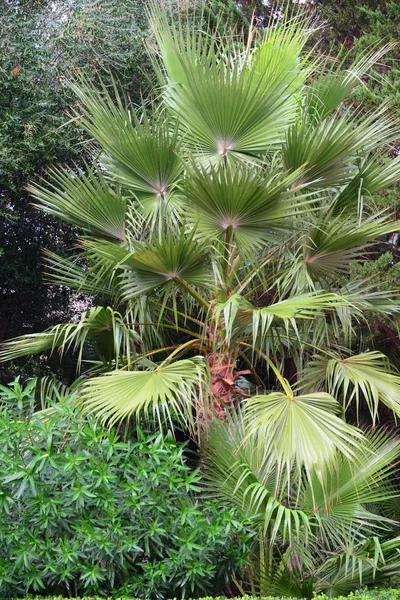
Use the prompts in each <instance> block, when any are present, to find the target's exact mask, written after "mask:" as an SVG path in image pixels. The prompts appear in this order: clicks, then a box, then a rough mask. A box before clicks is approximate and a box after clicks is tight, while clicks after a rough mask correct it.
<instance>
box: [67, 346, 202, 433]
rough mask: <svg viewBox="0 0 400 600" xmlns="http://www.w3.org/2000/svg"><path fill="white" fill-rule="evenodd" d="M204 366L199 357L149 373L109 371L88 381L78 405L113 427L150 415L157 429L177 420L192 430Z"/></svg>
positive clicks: (161, 366)
mask: <svg viewBox="0 0 400 600" xmlns="http://www.w3.org/2000/svg"><path fill="white" fill-rule="evenodd" d="M205 372H206V371H205V364H204V362H203V360H202V359H201V358H200V357H196V358H194V359H186V360H180V361H177V362H174V363H171V364H166V365H160V366H159V367H156V368H155V369H154V370H153V371H118V370H117V371H112V372H110V373H107V374H106V375H104V376H102V377H95V378H93V379H90V380H88V381H87V382H86V384H85V385H84V388H83V390H82V392H81V394H80V396H79V399H78V400H79V402H80V403H81V404H82V407H83V409H84V410H85V411H86V412H90V413H95V414H96V415H97V416H100V417H102V418H103V420H107V421H108V422H109V425H110V426H111V425H113V424H114V423H117V422H119V421H121V420H123V419H126V418H129V417H131V416H135V417H139V416H140V415H141V414H144V415H145V416H146V415H148V416H150V415H152V416H154V417H156V418H157V419H158V421H159V423H160V425H161V423H162V421H163V420H164V419H168V420H171V419H172V417H177V418H178V419H180V420H181V421H183V422H184V423H185V424H186V425H188V426H190V427H191V428H193V427H194V420H193V414H192V413H193V410H197V409H198V403H199V402H200V398H201V385H202V381H203V380H204V377H205Z"/></svg>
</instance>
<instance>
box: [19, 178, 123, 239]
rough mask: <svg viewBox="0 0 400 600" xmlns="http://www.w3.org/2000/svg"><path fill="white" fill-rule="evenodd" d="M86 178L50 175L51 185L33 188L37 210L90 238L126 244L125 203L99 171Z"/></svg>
mask: <svg viewBox="0 0 400 600" xmlns="http://www.w3.org/2000/svg"><path fill="white" fill-rule="evenodd" d="M87 171H88V174H87V175H83V174H82V173H79V174H77V173H75V172H74V171H72V170H68V169H64V170H59V169H58V170H57V169H53V171H51V175H52V183H49V184H47V186H46V187H45V186H44V185H40V184H32V185H30V187H29V191H30V192H31V193H32V194H33V196H34V197H35V198H36V199H37V200H39V202H40V204H37V205H36V206H37V208H40V209H41V210H43V211H45V212H47V213H50V214H52V215H55V216H56V217H59V218H60V219H62V220H63V221H67V222H68V223H73V224H74V225H77V226H78V227H81V228H82V229H83V230H84V231H86V232H88V233H89V234H91V235H101V236H105V237H107V238H112V239H117V240H119V241H123V240H125V211H126V200H125V199H124V198H123V197H122V196H120V195H118V194H117V193H116V192H115V191H114V190H112V189H111V188H110V187H109V186H108V185H107V184H106V182H105V180H104V178H103V176H102V174H101V173H100V172H99V171H96V172H95V171H94V169H90V168H89V167H87Z"/></svg>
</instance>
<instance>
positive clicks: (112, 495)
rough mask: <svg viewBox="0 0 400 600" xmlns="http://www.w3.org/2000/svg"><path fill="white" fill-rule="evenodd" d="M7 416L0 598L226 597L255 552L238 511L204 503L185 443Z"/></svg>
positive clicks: (62, 410) (72, 421)
mask: <svg viewBox="0 0 400 600" xmlns="http://www.w3.org/2000/svg"><path fill="white" fill-rule="evenodd" d="M54 410H55V413H54V414H53V415H50V416H49V415H47V417H45V418H44V417H43V416H42V417H38V416H34V417H32V418H31V419H29V418H20V417H19V415H20V412H19V410H18V408H17V407H10V406H9V407H8V408H3V409H2V410H1V414H0V510H1V514H2V519H1V522H0V596H5V597H7V598H9V597H10V596H12V595H17V596H18V595H23V594H25V593H28V592H30V591H34V592H39V593H43V594H51V593H56V594H58V593H61V594H62V595H68V596H70V595H72V596H77V595H79V594H81V595H83V594H87V595H94V594H97V595H101V596H107V595H113V596H115V595H118V596H122V595H124V596H126V595H130V596H137V597H138V596H140V597H158V598H162V597H165V596H167V597H174V596H176V597H180V596H182V595H183V594H185V595H186V596H188V595H192V596H196V595H198V594H204V593H210V592H214V591H221V590H222V588H223V586H224V584H225V583H226V582H228V581H229V580H230V579H231V578H232V577H233V576H235V575H236V573H237V571H238V570H239V569H240V567H241V566H242V565H243V563H244V562H245V560H246V556H247V554H248V552H249V544H250V535H249V533H248V530H247V527H246V525H245V524H243V523H242V522H241V521H239V520H238V519H237V518H236V516H235V514H234V513H233V512H232V511H231V510H226V509H224V508H223V507H221V506H216V505H214V504H213V503H211V502H205V503H202V505H201V507H200V505H199V503H198V501H197V500H196V497H195V493H196V491H197V489H198V485H199V479H200V476H199V474H198V471H196V470H195V471H193V470H191V469H190V467H189V466H188V464H187V462H186V460H185V454H184V449H185V445H179V444H177V443H176V442H175V441H174V440H173V439H172V438H169V437H167V438H164V439H163V438H162V437H161V436H157V435H151V436H149V437H146V436H145V434H144V433H143V432H142V431H141V430H138V431H137V433H135V437H134V439H131V440H129V441H126V442H124V441H122V440H121V439H120V438H119V437H118V435H117V434H116V433H115V432H114V431H106V430H104V429H103V428H102V427H101V426H99V425H96V424H95V423H94V422H91V421H88V420H85V419H83V418H81V417H78V416H76V415H75V414H74V412H73V411H72V409H71V406H70V403H68V402H67V403H65V404H64V406H58V407H57V408H55V409H54Z"/></svg>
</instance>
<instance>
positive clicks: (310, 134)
mask: <svg viewBox="0 0 400 600" xmlns="http://www.w3.org/2000/svg"><path fill="white" fill-rule="evenodd" d="M386 113H387V109H386V107H382V108H381V109H379V110H378V111H376V112H374V113H371V114H370V115H368V116H366V117H364V119H363V120H362V121H360V122H358V123H357V121H356V116H354V115H352V117H351V118H349V116H346V115H341V116H340V118H338V115H333V116H328V117H327V118H326V119H324V120H323V121H321V122H320V123H319V124H316V125H315V124H314V123H313V122H312V121H308V120H307V119H305V120H303V121H301V122H300V123H299V124H295V125H292V126H291V127H290V128H289V129H288V132H287V135H286V141H285V143H284V146H283V162H284V165H285V168H286V170H287V171H288V172H289V173H290V172H294V171H296V170H298V169H300V168H301V167H302V168H303V173H302V176H301V178H300V179H299V183H302V184H307V186H308V187H310V188H316V189H318V188H321V187H322V188H323V187H339V186H342V185H345V184H348V183H349V182H350V181H351V180H352V179H354V177H355V176H356V174H357V169H356V167H355V161H354V159H355V158H356V157H357V154H358V153H359V152H360V151H363V152H364V153H365V152H369V151H372V150H374V151H379V150H380V149H381V148H383V147H384V146H385V144H388V143H389V142H391V141H393V140H395V139H396V137H398V136H399V133H400V130H399V125H398V123H397V120H396V119H390V118H389V116H388V115H387V114H386ZM355 122H356V124H355Z"/></svg>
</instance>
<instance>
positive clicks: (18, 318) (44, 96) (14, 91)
mask: <svg viewBox="0 0 400 600" xmlns="http://www.w3.org/2000/svg"><path fill="white" fill-rule="evenodd" d="M147 35H148V27H147V20H146V16H145V12H144V10H143V2H142V0H127V2H124V3H120V2H119V1H113V0H107V1H106V2H104V1H99V0H65V1H62V2H61V1H60V2H51V1H50V0H40V1H32V2H25V1H23V0H5V1H3V2H1V3H0V88H1V94H0V288H1V290H2V303H1V304H2V306H1V315H0V339H4V338H7V337H9V336H10V335H18V334H20V333H29V332H32V331H37V330H38V329H41V328H43V327H47V326H49V325H51V324H52V323H54V322H56V321H57V320H58V319H59V318H60V315H62V314H64V315H65V314H66V313H67V312H68V308H69V301H70V295H69V294H68V293H67V291H66V289H65V288H60V287H53V288H46V287H44V286H43V285H42V267H41V265H42V262H43V260H42V249H43V247H47V248H48V249H50V250H53V251H57V252H60V253H65V251H66V249H67V248H68V247H70V246H71V244H72V243H73V240H72V237H71V228H70V227H68V226H65V225H64V226H63V227H60V225H59V223H57V222H56V220H55V219H53V218H51V217H49V216H48V215H43V214H40V213H38V212H37V211H35V210H34V209H33V208H32V206H31V204H30V199H29V196H28V194H27V192H26V189H25V188H26V186H27V184H28V182H29V180H32V179H33V178H38V177H39V176H40V175H43V173H44V172H45V171H46V170H47V169H48V168H50V167H53V166H55V165H57V164H58V163H65V162H68V163H70V164H72V163H75V164H82V157H84V156H85V155H86V156H87V148H86V143H85V140H86V136H85V134H84V132H83V130H82V128H80V127H79V123H78V122H77V121H74V120H73V121H71V115H70V114H69V111H70V108H71V105H75V104H76V99H75V98H74V97H73V95H72V94H71V92H70V90H69V89H68V88H67V87H66V86H65V78H66V77H70V76H71V74H72V73H76V72H77V71H79V72H84V73H86V74H87V76H88V77H89V78H90V80H91V81H98V80H99V78H100V77H102V78H103V79H104V80H105V81H106V82H107V85H109V84H110V76H111V75H113V76H114V77H115V78H117V79H118V80H119V81H120V83H121V85H122V86H123V88H124V91H125V93H126V94H127V95H129V96H130V98H131V99H132V101H134V102H140V99H141V94H142V92H143V90H145V89H146V87H147V86H148V79H151V77H152V71H151V65H150V62H149V60H148V59H147V55H146V52H145V47H144V41H145V39H146V37H147ZM27 290H29V293H27ZM51 366H52V368H53V369H55V368H56V367H55V365H54V364H52V365H51ZM21 368H23V369H24V373H25V374H26V376H29V375H32V374H33V373H34V372H37V373H41V374H44V373H46V372H47V370H48V369H49V366H48V364H47V361H46V360H45V358H44V357H42V359H41V360H37V361H36V362H34V361H30V363H29V365H27V367H26V369H25V367H21V366H20V368H19V369H18V371H19V372H20V371H21ZM64 372H65V373H66V375H67V377H68V376H69V377H70V374H69V373H68V369H67V368H66V369H65V370H64ZM14 375H15V371H14V369H13V367H12V366H10V368H8V369H3V371H2V373H1V379H2V381H3V382H6V381H9V380H11V379H12V377H13V376H14Z"/></svg>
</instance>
